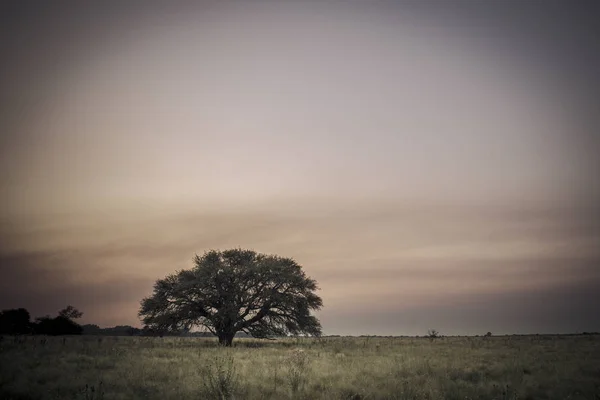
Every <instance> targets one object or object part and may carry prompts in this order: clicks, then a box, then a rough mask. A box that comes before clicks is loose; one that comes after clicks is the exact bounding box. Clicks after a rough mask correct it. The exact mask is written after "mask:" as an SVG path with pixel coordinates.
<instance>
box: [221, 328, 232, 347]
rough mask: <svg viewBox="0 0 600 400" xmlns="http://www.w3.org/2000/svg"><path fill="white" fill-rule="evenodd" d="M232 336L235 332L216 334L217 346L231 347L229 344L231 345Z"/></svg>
mask: <svg viewBox="0 0 600 400" xmlns="http://www.w3.org/2000/svg"><path fill="white" fill-rule="evenodd" d="M234 336H235V332H234V333H231V332H219V333H218V337H219V344H220V345H221V346H225V347H231V344H232V343H233V337H234Z"/></svg>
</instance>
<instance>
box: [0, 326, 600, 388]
mask: <svg viewBox="0 0 600 400" xmlns="http://www.w3.org/2000/svg"><path fill="white" fill-rule="evenodd" d="M234 345H235V347H233V348H229V349H226V348H219V347H217V345H216V340H213V339H202V338H173V337H169V338H149V337H93V336H81V337H67V338H62V337H52V338H41V337H26V338H21V339H19V340H17V339H15V338H4V339H3V340H2V342H0V398H1V399H5V400H8V399H13V400H17V399H19V400H23V399H161V400H162V399H328V400H329V399H346V400H358V399H456V400H458V399H461V400H465V399H502V400H506V399H511V400H512V399H561V400H562V399H586V400H592V399H594V400H595V399H600V337H599V336H594V335H586V336H500V337H489V338H484V337H443V338H438V339H435V340H430V339H427V338H383V337H369V338H367V337H360V338H345V337H339V338H338V337H336V338H320V339H282V340H276V341H261V340H254V339H236V340H235V341H234Z"/></svg>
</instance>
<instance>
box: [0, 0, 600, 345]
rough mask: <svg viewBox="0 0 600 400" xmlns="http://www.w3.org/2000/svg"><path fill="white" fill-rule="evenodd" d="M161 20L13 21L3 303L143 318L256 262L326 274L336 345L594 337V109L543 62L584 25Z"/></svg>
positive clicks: (569, 80) (76, 16) (189, 11)
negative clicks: (248, 259)
mask: <svg viewBox="0 0 600 400" xmlns="http://www.w3.org/2000/svg"><path fill="white" fill-rule="evenodd" d="M140 4H141V3H140ZM148 4H149V5H148V6H147V8H144V7H142V6H141V5H138V7H139V8H136V7H133V6H131V8H124V7H123V8H121V9H119V7H117V6H114V5H113V6H111V7H108V6H107V7H106V9H102V10H101V11H102V12H99V11H100V10H92V9H88V8H85V7H83V6H80V7H78V8H77V7H76V8H75V10H71V11H68V12H66V11H65V14H61V13H59V11H58V10H50V9H42V10H39V9H38V10H37V11H34V10H26V9H21V10H17V11H15V13H16V14H15V15H16V17H18V18H21V19H22V20H23V21H25V22H27V23H29V24H31V25H27V24H25V25H24V26H25V28H27V27H33V28H32V29H30V30H26V29H25V28H18V27H17V25H14V26H12V28H10V29H12V30H9V31H7V32H8V33H10V36H9V39H6V40H5V41H4V42H3V48H4V49H6V52H7V54H9V55H11V56H12V57H11V58H10V60H9V63H8V66H5V67H4V68H5V71H6V74H4V75H5V76H7V77H12V78H11V79H9V78H5V79H4V80H3V81H2V87H4V88H5V90H3V92H4V93H3V96H2V98H1V100H2V103H1V104H3V105H6V107H5V110H6V112H5V115H6V118H4V120H3V122H2V126H1V127H2V129H3V131H5V132H8V133H7V134H6V136H4V137H3V139H2V143H1V144H2V152H1V155H2V161H1V162H0V166H2V170H3V173H2V181H1V183H2V191H3V199H4V202H3V207H2V209H1V210H0V239H1V242H2V245H1V247H0V259H1V261H2V263H1V268H2V272H3V274H6V275H5V276H6V277H7V279H4V280H3V283H2V284H0V288H2V289H3V291H5V293H9V294H5V295H3V296H0V308H6V307H19V306H21V305H23V306H27V307H28V308H29V309H30V310H32V312H33V313H53V312H55V311H56V310H58V308H61V307H62V306H63V305H66V304H73V305H75V306H77V307H79V308H80V309H82V311H84V313H85V316H84V320H85V321H84V322H90V323H98V324H100V325H115V324H132V325H138V324H139V322H138V321H137V317H136V314H137V309H138V307H139V301H140V300H141V298H142V297H144V296H146V295H148V294H149V292H150V291H151V286H152V282H153V281H154V280H156V279H158V278H161V277H163V276H164V275H166V274H168V273H171V272H173V271H175V270H176V269H181V268H189V267H191V258H192V256H193V255H194V253H200V254H201V253H202V252H204V251H205V250H208V249H211V248H220V249H225V248H228V247H243V248H252V249H255V250H257V251H259V252H264V253H277V254H280V255H282V256H287V257H293V258H295V259H296V260H297V261H298V262H299V263H300V264H301V265H303V266H304V268H305V270H306V271H307V273H308V274H309V275H310V276H312V277H314V278H315V279H317V281H318V282H319V283H320V286H321V288H322V290H321V292H320V294H321V296H322V297H323V300H324V303H325V307H324V309H323V311H322V312H321V313H320V314H319V315H320V316H321V319H322V323H323V326H324V330H325V332H326V333H342V334H363V333H364V334H367V333H380V334H422V333H425V332H426V330H427V329H429V328H436V329H438V330H440V331H442V332H445V333H448V334H451V333H485V332H487V331H488V330H493V331H495V332H496V331H504V332H513V331H514V332H521V331H573V330H593V329H596V330H598V329H600V326H599V325H598V321H597V320H594V319H593V318H592V317H591V314H590V310H589V309H588V307H591V306H590V302H591V303H592V304H596V305H598V296H597V295H595V294H594V293H595V292H594V289H595V288H596V286H597V284H598V282H600V271H599V268H598V261H599V260H600V251H599V250H598V249H599V246H598V239H599V232H600V229H599V225H598V223H596V222H595V219H594V217H595V216H597V208H595V204H596V203H595V202H596V200H598V198H599V196H598V180H597V178H596V177H595V175H594V173H595V169H594V167H595V166H597V162H596V158H595V156H596V150H597V149H598V146H597V144H598V141H597V137H595V136H593V135H591V134H590V132H591V131H590V129H591V127H592V126H593V125H591V123H592V122H594V121H592V120H591V119H590V120H589V121H588V120H586V118H588V117H590V116H591V114H586V113H585V111H586V109H585V107H583V106H587V105H588V104H589V103H588V102H589V101H591V100H590V98H589V97H587V96H588V93H587V92H585V90H584V89H585V87H584V86H585V85H582V86H578V85H580V82H579V80H578V79H579V78H578V77H576V76H575V74H576V72H578V71H580V70H579V69H577V66H578V64H577V63H575V62H573V64H572V65H571V64H568V63H566V62H565V61H564V60H563V61H561V62H558V61H557V63H556V64H552V63H551V62H550V61H552V60H555V61H556V60H558V59H559V58H561V57H570V56H571V55H570V54H568V53H564V52H563V51H564V49H566V48H570V47H568V46H567V45H568V43H567V45H564V48H563V47H560V46H559V45H557V46H556V48H551V47H550V48H544V47H543V44H546V43H547V42H548V41H551V40H553V38H554V36H556V37H561V38H565V32H566V33H570V34H572V36H573V37H572V40H575V39H577V38H579V36H576V33H577V32H576V33H573V32H574V31H573V30H572V28H573V26H575V22H576V21H574V18H575V17H577V16H578V15H569V14H568V13H567V14H566V16H564V17H561V18H564V21H563V23H564V24H563V25H564V26H563V25H560V26H558V25H556V29H557V31H556V32H555V31H553V30H543V29H546V28H535V27H532V26H530V25H528V24H524V25H522V26H521V30H520V31H519V26H516V27H514V30H511V29H512V28H511V27H512V25H511V24H510V23H509V22H511V21H512V22H515V21H516V20H514V21H513V20H511V19H510V15H512V13H516V14H518V13H517V11H515V10H513V11H506V10H504V11H503V12H504V14H503V13H502V12H499V13H498V15H500V16H499V17H497V19H493V18H492V17H490V15H492V16H493V15H495V14H494V13H493V12H492V11H493V8H494V7H495V6H492V3H491V2H490V3H489V7H490V9H489V10H488V13H487V14H484V15H487V16H488V18H492V19H490V20H489V21H488V22H489V23H488V24H486V23H481V24H477V23H472V24H469V23H466V22H465V21H485V20H481V19H477V18H475V17H474V16H473V14H469V10H468V9H465V10H463V11H460V10H459V9H450V8H444V7H442V6H439V7H438V8H435V7H433V4H434V3H431V4H432V6H431V7H420V8H419V7H416V6H412V7H411V6H409V5H408V4H409V3H406V4H404V5H402V6H401V5H399V4H396V5H394V4H393V3H381V4H379V3H378V5H375V4H374V5H370V6H369V5H367V4H366V3H365V4H363V5H358V3H351V4H352V5H351V4H350V3H346V4H343V3H328V4H329V5H322V4H321V5H319V4H318V3H300V2H297V3H292V2H289V3H285V2H281V3H274V2H273V3H267V2H255V3H252V4H250V3H241V2H231V3H206V4H204V3H198V4H197V5H194V6H183V5H181V6H178V7H175V6H173V7H166V6H163V7H162V8H161V7H158V6H156V5H154V4H153V3H148ZM150 4H151V5H150ZM440 4H441V3H440ZM465 4H466V3H465ZM436 10H437V12H435V11H436ZM475 11H476V10H475ZM475 11H473V10H471V11H470V12H475ZM525 11H527V10H525ZM525 11H524V14H523V15H525V16H526V17H527V15H529V16H531V15H533V14H535V13H536V12H538V11H540V10H536V9H534V7H533V8H531V9H529V12H530V14H527V13H526V12H525ZM461 13H462V14H461ZM516 14H515V15H516ZM563 14H564V13H563ZM551 16H553V15H550V14H548V18H547V21H546V22H548V21H551V20H552V18H550V17H551ZM16 17H15V18H16ZM501 17H502V18H505V19H504V20H503V19H502V18H501ZM543 17H544V15H542V17H541V18H542V20H543ZM569 18H571V19H573V20H569ZM507 21H509V22H507ZM515 23H516V22H515ZM570 24H573V26H571V25H570ZM517 25H518V24H517ZM540 26H543V23H542V25H540ZM549 26H554V25H552V24H549ZM561 26H562V28H561ZM5 29H9V28H5ZM527 29H531V31H528V30H527ZM535 29H540V30H539V31H536V30H535ZM558 29H563V30H564V32H563V31H560V30H558ZM569 29H570V30H569ZM28 32H29V33H28ZM528 32H529V33H528ZM577 34H578V35H584V34H585V32H584V31H582V32H580V33H577ZM544 35H546V36H544ZM553 35H554V36H553ZM538 36H539V37H540V38H541V39H540V38H538ZM544 37H547V38H546V39H544ZM566 37H567V38H568V36H566ZM582 37H584V36H582ZM586 38H587V37H586ZM534 39H536V40H539V43H538V44H537V45H536V46H537V47H535V48H536V49H538V50H539V51H538V52H535V51H534V52H532V51H530V50H531V48H529V47H528V46H529V45H531V44H535V43H536V42H534V41H533V40H534ZM519 40H521V42H522V43H521V42H519ZM528 40H529V41H533V42H531V43H530V42H528ZM544 40H546V41H544ZM579 43H580V42H579ZM580 51H581V55H582V56H583V55H584V53H585V51H588V52H591V51H592V50H590V49H589V48H587V47H585V46H584V45H581V50H580ZM578 54H579V53H578ZM585 54H587V53H585ZM590 54H592V55H594V56H597V52H596V53H590ZM592 61H594V62H597V60H596V59H594V60H592ZM559 67H560V68H559ZM570 74H572V75H570ZM578 76H579V75H578ZM546 298H550V299H554V300H553V301H554V303H552V304H551V305H550V304H549V303H547V302H546V301H545V300H543V299H546ZM63 303H64V304H63ZM517 308H519V309H520V310H519V311H514V312H511V311H510V310H511V309H515V310H516V309H517ZM55 309H56V310H55ZM490 315H497V316H498V318H491V317H490ZM536 315H537V316H538V317H537V318H538V319H537V320H536Z"/></svg>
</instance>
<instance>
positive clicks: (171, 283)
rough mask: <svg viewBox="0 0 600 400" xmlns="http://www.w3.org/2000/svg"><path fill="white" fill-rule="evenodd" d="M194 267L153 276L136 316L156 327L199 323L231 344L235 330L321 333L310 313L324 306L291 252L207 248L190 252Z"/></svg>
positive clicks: (166, 328) (255, 334)
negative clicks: (277, 253) (157, 277)
mask: <svg viewBox="0 0 600 400" xmlns="http://www.w3.org/2000/svg"><path fill="white" fill-rule="evenodd" d="M194 264H195V265H194V268H192V269H191V270H181V271H179V272H176V273H175V274H172V275H169V276H167V277H166V278H164V279H160V280H158V281H156V283H155V284H154V292H153V294H152V296H150V297H148V298H145V299H143V300H142V302H141V309H140V312H139V316H140V318H141V319H142V321H143V322H144V324H145V325H146V327H147V328H149V329H152V330H155V331H160V332H164V331H170V332H173V331H182V330H189V329H191V328H192V327H194V326H199V327H200V326H202V327H205V328H206V329H208V330H209V331H210V332H211V333H213V334H214V335H216V336H217V337H218V338H219V343H220V344H222V345H225V346H231V343H232V341H233V338H234V336H235V334H236V332H240V331H241V332H245V333H247V334H249V335H252V336H253V337H257V338H267V337H270V336H277V335H285V334H300V333H304V334H309V335H315V336H319V335H320V334H321V324H320V323H319V320H318V319H317V318H316V317H314V316H312V315H311V314H310V311H311V310H318V309H320V308H321V307H322V305H323V301H322V300H321V298H320V297H319V296H317V295H316V294H315V293H314V292H315V291H316V290H317V283H316V281H315V280H313V279H311V278H308V277H307V276H306V275H305V273H304V271H302V267H301V266H300V265H298V264H297V263H296V261H294V260H292V259H290V258H282V257H278V256H274V255H265V254H259V253H256V252H254V251H252V250H242V249H233V250H226V251H222V252H221V251H216V250H211V251H208V252H206V253H204V255H203V256H202V257H200V256H198V255H196V256H195V257H194Z"/></svg>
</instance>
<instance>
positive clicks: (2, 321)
mask: <svg viewBox="0 0 600 400" xmlns="http://www.w3.org/2000/svg"><path fill="white" fill-rule="evenodd" d="M30 332H31V316H30V315H29V311H27V310H26V309H24V308H17V309H12V310H4V311H2V312H0V334H3V335H24V334H27V333H30Z"/></svg>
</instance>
